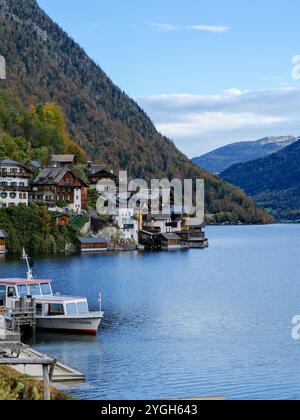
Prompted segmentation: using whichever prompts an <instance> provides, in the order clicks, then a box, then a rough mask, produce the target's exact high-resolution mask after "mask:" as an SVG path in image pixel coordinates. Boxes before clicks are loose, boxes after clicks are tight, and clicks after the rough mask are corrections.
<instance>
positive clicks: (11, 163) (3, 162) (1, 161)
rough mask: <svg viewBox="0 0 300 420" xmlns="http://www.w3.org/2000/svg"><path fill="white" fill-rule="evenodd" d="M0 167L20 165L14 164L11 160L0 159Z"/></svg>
mask: <svg viewBox="0 0 300 420" xmlns="http://www.w3.org/2000/svg"><path fill="white" fill-rule="evenodd" d="M0 165H20V163H18V162H16V161H15V160H12V159H1V160H0ZM20 166H21V165H20Z"/></svg>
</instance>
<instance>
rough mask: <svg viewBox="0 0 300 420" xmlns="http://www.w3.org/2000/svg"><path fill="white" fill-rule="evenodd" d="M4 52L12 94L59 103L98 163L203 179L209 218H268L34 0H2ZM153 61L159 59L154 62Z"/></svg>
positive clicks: (26, 100)
mask: <svg viewBox="0 0 300 420" xmlns="http://www.w3.org/2000/svg"><path fill="white" fill-rule="evenodd" d="M0 39H1V43H0V54H1V55H3V56H4V57H5V58H6V61H7V80H6V81H0V83H1V85H0V86H1V87H2V89H3V90H4V91H6V92H7V93H8V94H9V95H11V96H14V97H16V98H17V99H18V100H19V101H20V102H21V103H22V104H23V106H24V107H25V108H27V109H28V107H29V106H31V105H36V104H38V103H43V104H45V103H47V102H50V103H55V104H57V105H58V106H59V107H60V108H61V110H62V112H63V113H64V115H65V117H66V123H67V129H68V131H69V133H70V137H71V138H72V140H74V141H75V142H76V143H77V144H78V145H80V146H81V147H82V148H83V149H84V150H85V151H86V152H87V153H88V155H89V156H90V157H91V158H92V159H93V160H94V161H96V162H99V163H103V164H105V165H107V166H108V167H111V168H113V169H114V170H115V171H118V170H119V169H127V170H128V171H129V174H130V175H131V176H135V177H143V178H147V179H150V178H163V177H168V178H174V177H179V178H180V179H183V178H204V179H205V181H206V206H207V211H208V212H209V213H212V214H217V216H215V217H213V219H212V220H217V221H228V220H230V221H238V220H240V221H245V222H251V223H253V222H268V221H271V219H270V217H269V215H268V214H267V213H266V212H264V211H262V210H257V209H256V207H255V205H254V203H253V201H252V200H251V199H249V198H248V197H246V195H245V194H244V193H243V192H241V191H240V189H238V188H235V187H232V186H230V185H228V184H226V183H224V182H223V181H222V180H220V179H219V178H217V177H215V176H213V175H211V174H209V173H207V172H206V171H203V170H201V169H199V168H198V167H196V166H195V165H193V164H192V163H191V162H190V161H189V159H188V158H187V157H186V156H185V155H183V154H182V153H181V152H180V151H179V150H178V149H177V148H176V147H175V145H174V143H173V142H172V141H170V140H169V139H167V138H165V137H163V136H162V135H160V134H159V133H158V132H157V131H156V129H155V127H154V125H153V124H152V122H151V120H150V118H149V117H148V116H147V115H146V114H145V112H144V111H143V110H142V109H141V108H140V107H139V106H138V105H137V103H136V102H135V101H133V100H132V99H130V98H129V97H128V96H127V95H126V94H125V93H124V92H122V90H121V89H119V88H118V87H116V86H115V85H114V84H113V82H112V81H111V80H110V79H109V77H108V76H107V75H106V74H105V73H104V72H103V71H102V70H101V68H100V67H99V66H97V65H96V64H95V63H94V62H93V61H92V60H91V59H90V58H89V57H88V56H87V54H86V53H85V52H84V50H83V49H82V48H81V47H80V46H79V45H78V44H76V43H75V42H74V41H73V40H72V39H71V38H70V37H69V36H68V35H67V34H66V33H65V32H64V31H63V30H62V29H61V28H60V27H59V26H58V25H57V24H56V23H54V22H53V21H52V20H51V19H50V18H49V17H48V16H47V15H46V14H45V12H43V10H42V9H41V8H40V7H39V6H38V4H37V2H36V1H35V0H0ZM153 65H155V61H154V62H153Z"/></svg>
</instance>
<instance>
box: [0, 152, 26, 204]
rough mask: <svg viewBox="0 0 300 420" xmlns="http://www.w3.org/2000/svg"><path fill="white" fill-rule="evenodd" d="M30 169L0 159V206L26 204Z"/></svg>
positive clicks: (12, 161) (14, 162)
mask: <svg viewBox="0 0 300 420" xmlns="http://www.w3.org/2000/svg"><path fill="white" fill-rule="evenodd" d="M31 175H32V172H31V170H30V169H28V168H26V167H25V166H24V165H22V164H20V163H18V162H16V161H14V160H11V159H2V160H0V206H1V207H9V206H18V205H20V204H23V205H26V206H28V196H29V189H30V188H29V179H30V177H31Z"/></svg>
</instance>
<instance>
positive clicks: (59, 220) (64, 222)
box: [55, 214, 70, 226]
mask: <svg viewBox="0 0 300 420" xmlns="http://www.w3.org/2000/svg"><path fill="white" fill-rule="evenodd" d="M55 224H56V225H57V226H69V224H70V215H69V214H58V215H56V216H55Z"/></svg>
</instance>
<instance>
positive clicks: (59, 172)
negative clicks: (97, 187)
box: [33, 166, 86, 185]
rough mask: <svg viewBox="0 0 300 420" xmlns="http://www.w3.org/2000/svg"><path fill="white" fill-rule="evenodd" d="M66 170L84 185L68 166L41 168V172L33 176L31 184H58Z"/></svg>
mask: <svg viewBox="0 0 300 420" xmlns="http://www.w3.org/2000/svg"><path fill="white" fill-rule="evenodd" d="M68 172H71V173H72V174H73V175H74V176H75V177H76V178H77V179H78V180H79V181H80V182H81V183H82V184H84V185H86V184H85V182H84V181H83V180H82V179H81V178H79V177H78V176H76V175H75V174H74V172H72V171H71V170H70V168H66V167H61V166H59V167H51V168H45V169H43V170H42V172H41V173H40V174H39V175H38V176H37V177H36V178H35V180H34V182H33V184H35V185H45V184H46V185H53V184H58V183H59V182H60V181H61V180H62V179H63V177H64V176H65V175H66V174H67V173H68Z"/></svg>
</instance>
